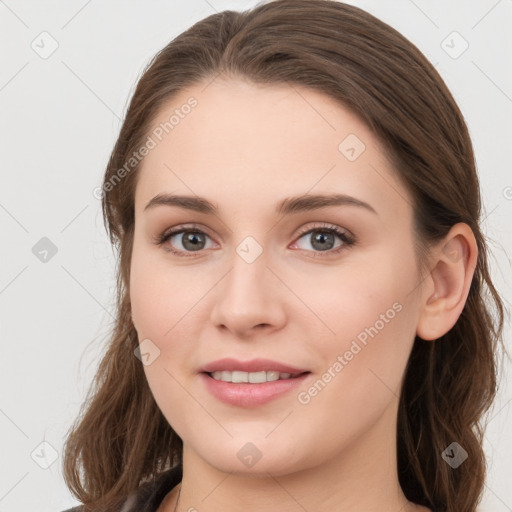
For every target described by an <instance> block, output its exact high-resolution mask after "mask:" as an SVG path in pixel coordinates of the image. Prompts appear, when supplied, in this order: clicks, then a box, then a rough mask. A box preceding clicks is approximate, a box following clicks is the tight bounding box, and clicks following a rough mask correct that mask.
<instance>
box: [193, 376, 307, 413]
mask: <svg viewBox="0 0 512 512" xmlns="http://www.w3.org/2000/svg"><path fill="white" fill-rule="evenodd" d="M308 375H310V373H303V374H302V375H299V376H298V377H294V378H293V379H282V380H274V381H271V382H261V383H259V384H249V383H244V382H240V383H238V382H237V383H233V382H224V381H222V380H216V379H214V378H213V377H210V376H209V375H208V374H207V373H201V374H200V377H201V378H202V379H203V381H204V383H205V385H206V387H207V388H208V391H210V393H211V394H212V395H213V396H214V397H215V398H217V399H218V400H220V401H221V402H224V403H226V404H230V405H236V406H238V407H254V406H257V405H263V404H266V403H268V402H270V401H271V400H274V399H275V398H278V397H279V396H281V395H284V394H285V393H289V392H290V391H293V390H294V389H296V388H297V387H299V386H300V385H301V384H302V383H303V382H304V379H306V378H307V377H308Z"/></svg>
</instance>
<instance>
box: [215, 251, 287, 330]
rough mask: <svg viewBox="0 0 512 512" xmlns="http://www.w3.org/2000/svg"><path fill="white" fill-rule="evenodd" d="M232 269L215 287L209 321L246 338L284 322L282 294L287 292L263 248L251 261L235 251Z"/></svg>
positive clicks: (275, 328)
mask: <svg viewBox="0 0 512 512" xmlns="http://www.w3.org/2000/svg"><path fill="white" fill-rule="evenodd" d="M230 263H231V269H230V270H229V271H228V273H227V275H226V276H225V277H224V278H223V279H222V280H221V282H220V283H219V284H218V285H217V286H216V287H215V289H216V296H215V301H214V307H213V309H212V313H211V321H212V323H213V325H214V326H215V327H217V328H218V329H223V330H225V331H229V332H230V333H231V334H232V335H233V337H236V338H237V339H238V338H243V339H247V338H250V337H253V336H254V335H258V336H259V335H261V334H262V330H263V329H266V331H267V333H271V332H272V331H274V330H279V329H281V328H282V326H283V325H284V323H285V320H286V312H285V309H284V300H285V294H287V293H288V294H289V293H290V292H289V291H288V290H287V289H286V287H285V286H284V285H283V284H282V282H281V281H280V279H278V278H277V277H276V271H275V270H274V269H272V270H271V269H270V268H269V267H268V266H267V263H268V261H267V258H266V256H265V252H263V253H262V254H261V255H260V256H259V257H258V258H256V259H255V260H254V261H252V262H248V261H246V260H245V259H244V258H242V257H241V256H240V255H239V254H238V253H236V252H235V253H234V255H233V258H232V259H231V261H230Z"/></svg>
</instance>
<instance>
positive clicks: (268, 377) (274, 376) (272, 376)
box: [210, 371, 291, 384]
mask: <svg viewBox="0 0 512 512" xmlns="http://www.w3.org/2000/svg"><path fill="white" fill-rule="evenodd" d="M210 375H211V376H212V377H213V378H214V379H215V380H222V381H224V382H234V383H238V382H250V383H252V384H260V383H262V382H271V381H273V380H279V379H289V378H290V377H291V373H279V372H275V371H269V372H265V371H261V372H240V371H234V372H230V371H219V372H213V373H211V374H210Z"/></svg>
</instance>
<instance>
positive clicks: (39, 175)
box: [0, 0, 512, 512]
mask: <svg viewBox="0 0 512 512" xmlns="http://www.w3.org/2000/svg"><path fill="white" fill-rule="evenodd" d="M350 3H352V4H354V5H357V6H359V7H362V8H364V9H366V10H368V11H369V12H371V13H373V14H374V15H376V16H377V17H379V18H381V19H382V20H383V21H385V22H387V23H389V24H390V25H392V26H393V27H395V28H396V29H398V30H399V31H400V32H402V33H403V34H404V35H405V36H406V37H408V38H409V39H410V40H411V41H412V42H413V43H415V44H416V45H417V46H418V47H419V48H420V49H421V50H422V51H423V53H425V55H426V56H427V57H428V58H429V59H430V60H431V62H433V63H434V64H435V66H436V68H437V69H438V70H439V72H440V73H441V75H442V76H443V78H444V80H445V81H446V83H447V85H448V86H449V88H450V89H451V91H452V92H453V94H454V96H455V98H456V100H457V102H458V104H459V106H460V108H461V110H462V112H463V114H464V116H465V118H466V121H467V123H468V125H469V129H470V132H471V135H472V137H473V142H474V147H475V152H476V158H477V163H478V170H479V174H480V178H481V184H482V191H483V196H484V199H485V203H486V211H487V213H486V215H487V217H486V220H485V223H484V225H485V230H486V233H487V235H488V236H489V237H490V238H491V239H492V240H494V245H493V253H494V260H493V261H492V264H493V275H494V278H495V280H496V283H497V285H498V287H499V289H500V291H501V293H502V294H503V295H504V296H505V297H506V298H507V300H509V298H510V296H511V293H510V290H511V286H510V285H511V279H510V259H509V255H510V249H511V240H512V230H511V225H510V219H511V218H512V215H511V213H512V211H511V210H512V175H511V172H510V169H511V164H512V162H511V160H512V158H511V152H510V146H511V143H512V72H511V66H510V63H511V62H512V36H511V32H510V27H511V26H512V2H511V1H510V0H501V1H500V0H498V1H494V0H493V1H489V2H488V1H483V0H482V1H462V0H457V1H450V2H447V1H444V0H443V1H441V0H437V1H427V0H414V1H413V0H397V1H383V0H380V1H352V2H350ZM254 5H256V2H255V1H238V2H236V1H225V0H224V1H221V0H219V1H214V0H208V1H207V0H194V1H184V0H182V1H177V2H171V1H161V0H160V1H156V0H155V1H153V2H144V1H143V0H137V1H127V0H123V1H122V2H121V1H110V2H106V1H99V0H89V1H86V0H73V1H68V0H67V1H60V2H58V1H46V2H38V1H35V0H31V1H24V2H21V1H15V0H0V20H1V21H0V22H1V28H0V48H1V50H2V65H1V68H0V101H1V106H2V113H1V116H0V123H1V130H2V131H1V137H0V148H1V155H2V158H1V163H2V186H1V188H0V220H1V226H2V234H3V238H4V240H3V244H2V249H3V250H2V264H1V266H0V307H1V308H2V323H1V329H2V357H1V371H0V379H1V392H2V394H1V398H0V428H1V432H2V438H1V460H2V467H1V474H0V510H1V511H3V512H18V511H26V510H38V511H40V512H59V511H61V510H63V509H65V508H66V507H69V506H71V505H74V504H76V501H74V500H73V498H72V497H71V496H70V494H69V492H68V490H67V488H66V487H65V485H64V482H63V479H62V473H61V467H60V466H61V462H62V459H61V452H62V445H63V442H64V437H65V434H66V431H67V429H68V428H69V426H70V424H71V422H72V420H73V419H74V418H75V416H76V415H77V413H78V411H79V407H80V404H81V403H82V400H83V399H84V397H85V393H86V391H87V389H88V386H89V383H90V380H91V378H92V376H93V374H94V372H95V369H96V366H97V364H98V362H99V357H100V354H101V352H102V349H103V344H104V341H105V340H106V339H107V335H108V332H109V327H110V325H111V322H112V319H113V307H112V306H113V298H114V295H113V293H114V283H115V281H114V259H113V252H112V250H111V249H110V246H109V244H108V240H107V237H106V234H105V231H104V228H103V223H102V217H101V211H100V202H99V201H98V200H97V199H96V198H95V197H94V196H93V190H94V189H95V187H98V186H99V185H100V184H101V178H102V175H103V171H104V168H105V165H106V163H107V159H108V156H109V154H110V151H111V149H112V147H113V144H114V142H115V140H116V137H117V134H118V131H119V128H120V125H121V119H122V118H123V115H124V112H125V108H126V106H127V102H128V99H129V97H130V95H131V93H132V92H133V89H134V86H135V83H136V81H137V79H138V77H139V76H140V73H141V72H142V69H143V67H144V65H145V64H146V63H147V62H148V60H149V59H150V58H151V57H152V56H153V55H154V53H156V52H157V51H158V50H160V49H161V48H162V47H163V46H164V45H165V44H167V42H168V41H170V40H171V39H172V38H173V37H175V36H176V35H178V34H179V33H180V32H182V31H183V30H185V29H186V28H188V27H189V26H190V25H192V24H193V23H194V22H196V21H198V20H199V19H202V18H204V17H206V16H208V15H210V14H213V13H214V12H215V11H221V10H225V9H228V8H229V9H235V10H242V9H245V8H248V7H251V6H254ZM45 31H46V32H48V34H50V35H44V34H43V35H40V34H41V33H42V32H45ZM454 31H456V32H458V34H460V36H459V35H457V34H453V32H454ZM53 40H54V41H56V43H55V42H53ZM443 41H444V43H443ZM464 41H466V42H467V44H468V45H469V46H468V48H467V49H466V51H464V52H463V53H461V54H460V55H458V54H459V53H460V52H461V51H462V50H463V49H464V46H465V44H466V43H465V42H464ZM52 44H58V48H57V49H56V50H55V52H54V53H53V54H51V55H50V56H47V55H46V54H45V53H44V52H49V51H50V50H51V49H52ZM43 57H47V58H43ZM454 57H457V58H454ZM506 220H507V221H508V222H506ZM43 237H47V238H48V239H49V240H51V242H52V243H53V244H54V245H55V246H56V249H57V253H56V254H55V255H53V256H52V253H51V252H49V253H48V254H47V255H45V253H44V252H42V253H40V254H39V258H43V257H46V259H47V261H46V262H43V261H40V259H39V258H38V257H36V255H35V254H34V253H33V247H34V246H35V245H36V244H37V243H38V242H39V241H40V239H41V238H43ZM36 247H38V246H36ZM39 250H41V249H39ZM35 252H36V253H37V252H38V251H37V250H36V251H35ZM507 253H508V256H507ZM505 338H506V340H507V344H508V340H509V338H510V327H509V325H507V329H506V331H505ZM507 372H508V378H507V377H506V375H503V377H502V390H501V392H500V395H499V399H498V400H497V402H496V405H495V407H494V409H493V412H492V413H491V416H490V417H491V418H492V420H491V422H490V425H489V429H488V433H487V437H486V444H485V447H486V452H487V454H488V459H489V465H490V474H489V478H488V481H487V486H486V493H485V499H484V502H483V504H482V507H481V510H482V511H486V512H505V511H510V510H512V490H511V487H510V482H509V479H510V474H512V462H511V460H512V442H511V435H510V432H512V418H511V405H510V401H511V399H512V398H511V397H512V392H511V387H510V385H508V383H509V382H510V367H508V370H507ZM43 442H47V443H49V444H48V445H41V443H43ZM43 448H45V453H44V455H43V451H42V450H43ZM53 450H55V453H54V452H53ZM54 455H55V457H56V458H55V460H53V456H54ZM50 463H51V464H50ZM41 464H42V465H43V466H44V465H45V464H46V465H48V464H50V465H49V467H48V468H46V469H44V468H43V467H41Z"/></svg>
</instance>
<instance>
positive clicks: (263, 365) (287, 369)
mask: <svg viewBox="0 0 512 512" xmlns="http://www.w3.org/2000/svg"><path fill="white" fill-rule="evenodd" d="M199 371H200V372H201V373H209V374H211V373H213V372H222V371H228V372H233V371H241V372H247V373H252V372H262V371H265V372H269V371H274V372H279V373H289V374H290V375H291V377H296V376H298V375H300V374H302V373H306V372H308V371H309V370H307V369H305V368H297V367H294V366H290V365H288V364H284V363H280V362H278V361H273V360H271V359H251V360H250V361H239V360H237V359H232V358H224V359H218V360H217V361H212V362H211V363H208V364H206V365H204V366H203V367H202V368H200V369H199Z"/></svg>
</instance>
